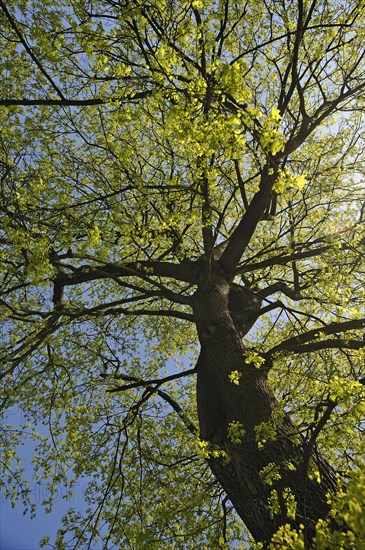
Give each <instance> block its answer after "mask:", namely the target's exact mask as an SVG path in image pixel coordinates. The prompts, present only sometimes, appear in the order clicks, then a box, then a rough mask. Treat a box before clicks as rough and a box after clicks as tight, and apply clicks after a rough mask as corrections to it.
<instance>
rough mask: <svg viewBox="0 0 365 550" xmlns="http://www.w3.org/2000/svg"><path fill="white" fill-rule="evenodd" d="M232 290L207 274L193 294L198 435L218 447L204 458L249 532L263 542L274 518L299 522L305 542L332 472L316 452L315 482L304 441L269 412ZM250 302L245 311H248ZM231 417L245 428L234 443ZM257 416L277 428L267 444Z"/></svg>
mask: <svg viewBox="0 0 365 550" xmlns="http://www.w3.org/2000/svg"><path fill="white" fill-rule="evenodd" d="M231 288H233V291H232V290H231ZM232 292H237V288H235V287H234V286H233V287H231V286H230V285H229V283H227V282H226V281H225V280H223V279H222V278H219V277H216V278H214V277H213V276H212V278H211V279H210V280H209V281H205V282H204V283H203V284H202V285H200V287H199V288H198V290H197V292H196V294H195V296H194V306H193V307H194V314H195V318H196V324H197V330H198V335H199V340H200V344H201V353H200V357H199V361H198V368H197V402H198V414H199V424H200V437H201V439H203V440H205V441H208V442H209V443H210V444H211V445H210V448H211V449H212V450H220V451H224V453H213V452H212V453H211V454H210V458H209V459H208V461H209V465H210V467H211V470H212V472H213V473H214V475H215V477H216V478H217V480H218V481H219V482H220V484H221V485H222V487H223V488H224V490H225V492H226V493H227V496H228V497H229V499H230V500H231V502H232V504H233V506H234V507H235V509H236V511H237V513H238V514H239V516H240V517H241V518H242V520H243V521H244V523H245V524H246V526H247V528H248V530H249V531H250V533H251V535H252V536H253V537H254V539H255V540H256V541H257V542H262V543H263V544H264V547H265V546H267V545H268V542H269V541H270V539H271V537H272V535H273V534H274V533H275V532H276V531H277V529H278V528H279V526H280V525H282V524H285V523H290V524H291V525H292V526H293V527H296V528H298V527H299V525H300V524H302V525H303V526H304V530H305V536H306V541H307V545H306V546H307V548H310V547H311V540H312V538H313V535H314V529H315V525H316V523H317V521H318V519H319V518H324V517H326V516H327V514H328V510H329V509H328V505H327V503H326V493H327V492H328V491H335V490H336V478H335V476H334V473H333V471H332V469H331V468H330V466H329V465H328V464H327V463H326V462H325V461H324V460H323V459H321V458H320V457H317V456H311V462H312V461H313V463H314V464H315V465H316V467H317V468H318V470H319V472H320V481H317V480H316V479H311V478H309V477H308V475H307V470H308V459H307V452H306V449H305V445H304V441H303V440H302V439H301V438H300V436H298V434H296V433H295V429H294V426H293V424H292V423H291V421H290V419H289V418H288V417H287V416H284V417H282V416H281V418H280V416H278V415H276V414H275V413H276V412H277V410H278V409H277V407H276V401H275V398H274V396H273V394H272V392H271V391H270V388H269V386H268V383H267V374H268V370H269V365H268V362H267V361H266V362H265V363H264V364H263V365H262V366H261V367H259V368H258V367H257V365H256V366H255V365H253V364H250V363H247V362H246V360H247V359H246V355H245V347H244V345H243V343H242V332H241V331H240V327H239V326H238V324H237V311H235V308H234V307H233V302H234V303H236V302H237V301H236V300H234V299H233V298H232ZM247 300H248V301H249V295H248V294H247ZM251 302H252V300H251ZM241 305H242V304H241ZM256 305H257V304H256ZM251 306H252V303H251V304H250V305H249V306H248V308H247V316H249V315H251V317H252V311H251ZM258 307H259V305H258ZM244 311H245V310H244V309H243V314H242V315H243V316H241V319H240V322H241V323H242V325H245V328H244V330H243V332H247V330H248V329H249V327H250V322H252V319H250V320H247V322H246V323H245V322H244V321H245V319H244V316H245V314H244ZM242 321H243V322H242ZM247 327H248V328H247ZM234 371H237V373H239V375H238V376H239V377H240V378H239V383H238V384H237V383H234V382H232V381H231V379H230V375H231V373H232V372H234ZM235 381H236V382H237V381H238V379H237V378H236V380H235ZM232 422H234V423H236V426H237V425H238V426H240V427H242V428H243V430H244V434H243V435H241V437H239V438H238V442H237V437H235V435H234V432H232V424H231V423H232ZM237 423H239V424H237ZM261 423H267V427H268V428H270V427H271V428H274V430H275V431H274V432H271V437H268V438H267V442H266V443H263V442H260V443H258V441H257V437H256V436H257V429H255V428H256V426H258V425H259V424H261ZM230 425H231V428H230ZM241 431H242V430H241ZM232 433H233V435H232ZM236 436H237V434H236ZM217 454H218V456H216V455H217ZM264 470H265V471H264ZM265 473H266V474H268V475H267V477H265ZM270 473H271V474H272V475H270ZM295 502H296V505H295Z"/></svg>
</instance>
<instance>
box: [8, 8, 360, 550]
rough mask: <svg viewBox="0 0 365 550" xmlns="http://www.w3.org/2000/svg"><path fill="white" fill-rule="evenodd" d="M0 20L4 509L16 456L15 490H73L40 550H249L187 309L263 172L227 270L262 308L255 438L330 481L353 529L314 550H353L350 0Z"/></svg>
mask: <svg viewBox="0 0 365 550" xmlns="http://www.w3.org/2000/svg"><path fill="white" fill-rule="evenodd" d="M0 24H1V29H2V30H1V33H0V48H1V56H0V66H1V72H2V75H3V76H2V82H1V88H0V107H1V109H0V171H1V174H0V175H1V187H0V208H1V211H0V216H1V223H0V246H1V248H0V259H1V263H0V265H1V274H0V292H1V294H0V308H1V309H0V318H1V323H2V335H3V338H2V341H1V343H0V351H1V358H2V359H1V364H2V385H3V387H2V395H3V409H4V411H5V413H6V410H8V409H11V408H13V407H19V408H20V409H21V410H22V411H23V418H24V419H25V422H24V424H22V426H21V427H20V428H19V427H17V429H13V428H12V426H10V425H8V424H7V423H4V424H3V426H2V428H1V441H2V445H3V454H2V456H3V458H2V461H3V469H4V472H5V478H4V486H3V491H4V494H5V495H6V496H7V497H8V498H9V499H11V501H12V502H13V503H14V504H15V503H17V501H19V500H20V501H22V504H23V505H24V506H25V508H26V509H27V510H29V511H30V513H34V507H33V503H32V499H31V494H30V491H29V487H28V486H27V481H26V480H25V479H24V476H23V471H22V464H21V461H20V460H19V459H18V458H17V457H18V451H19V450H20V453H21V445H22V444H23V443H24V441H25V439H26V438H30V439H32V440H33V442H34V446H35V454H34V459H33V465H34V479H36V480H45V479H47V480H51V485H52V486H54V487H55V486H56V485H57V484H62V485H63V486H64V487H65V488H66V489H67V491H68V492H69V494H71V493H72V487H73V485H74V484H75V482H76V481H77V479H80V478H81V477H82V476H86V479H87V480H88V487H87V490H86V492H85V499H86V501H87V506H88V508H87V510H86V512H85V511H83V512H82V513H81V512H79V511H78V510H75V509H72V508H70V509H69V510H68V512H67V513H66V515H65V517H64V519H63V525H62V526H60V530H59V534H58V538H57V541H56V543H55V544H56V547H57V548H76V547H77V548H89V547H90V546H91V545H93V544H97V545H98V544H99V545H102V546H103V548H112V547H113V546H116V547H118V548H148V549H151V548H155V549H159V550H160V549H163V548H169V549H170V548H177V549H182V548H236V547H237V548H238V547H240V548H248V547H249V544H251V545H252V546H251V547H255V546H254V543H253V542H252V540H251V539H250V535H249V533H247V532H246V531H245V528H244V525H243V524H242V522H241V521H240V519H239V518H238V516H237V514H236V513H235V511H234V509H232V507H231V506H230V505H229V503H227V502H226V500H225V495H224V493H223V492H222V490H221V489H220V487H219V485H218V484H217V483H216V482H215V480H214V479H213V478H212V476H211V474H210V472H209V469H208V468H207V466H206V463H205V459H206V458H207V457H208V456H209V452H210V451H209V449H208V447H207V445H206V443H205V442H204V441H201V440H200V439H199V437H198V429H197V420H196V406H195V380H194V373H193V372H192V369H193V367H194V365H195V362H196V359H197V354H198V349H199V346H198V338H197V335H196V331H195V326H194V317H193V315H192V309H191V302H190V300H191V296H192V294H193V292H194V291H195V289H196V284H197V280H196V278H195V275H192V274H194V273H195V271H194V269H195V268H194V266H197V265H200V263H201V262H206V261H207V258H208V259H209V258H211V257H212V254H213V252H214V250H215V247H216V246H217V245H218V244H219V243H223V242H224V241H226V240H227V239H232V238H233V236H234V235H238V234H239V233H238V232H239V231H240V230H241V229H240V221H241V220H242V219H243V217H244V215H245V214H246V213H248V212H250V206H251V204H253V200H254V199H255V197H256V196H257V193H258V192H259V191H260V182H261V181H262V174H263V173H264V172H265V171H266V172H265V173H267V174H268V175H269V176H270V175H271V176H272V177H273V178H274V183H273V186H272V189H271V190H270V191H269V194H270V200H269V202H268V206H267V207H265V211H264V212H262V215H260V216H259V220H257V222H256V223H255V226H254V227H253V228H252V232H251V233H252V234H250V235H249V236H248V237H247V239H246V241H247V242H245V246H243V245H242V254H239V257H238V258H237V262H236V265H235V268H234V276H235V281H236V282H240V284H244V285H245V286H246V287H248V288H250V289H252V291H254V292H256V293H257V294H258V295H260V293H261V297H262V299H263V303H262V309H261V315H260V316H259V318H258V320H257V322H256V323H255V325H254V326H253V328H252V329H251V330H250V332H249V333H248V335H247V336H245V345H246V348H247V355H246V358H243V361H245V360H246V361H250V362H251V363H254V364H255V365H256V366H257V368H260V366H261V362H262V354H269V355H270V357H271V358H272V360H273V368H272V370H271V372H270V385H271V388H272V389H273V391H274V393H275V395H276V397H277V399H278V409H277V411H276V414H277V417H278V419H273V420H274V423H275V421H280V416H281V417H282V415H283V414H284V412H285V413H290V415H291V417H292V419H293V420H294V421H295V422H296V426H297V427H298V434H302V435H303V436H304V437H305V438H306V441H307V442H308V445H310V446H311V448H317V449H318V451H319V452H320V453H321V454H322V455H323V456H324V457H325V458H326V459H327V460H328V461H329V462H330V464H331V465H333V466H334V468H335V469H336V471H337V472H338V475H339V478H340V483H341V487H343V490H342V489H341V491H340V492H339V493H338V494H336V495H332V496H331V497H330V498H331V505H332V512H331V514H332V516H333V517H335V518H336V519H337V520H339V521H343V520H345V521H346V523H347V525H348V531H346V532H342V533H339V532H335V531H333V530H331V525H330V522H329V520H323V521H322V520H321V521H320V522H319V524H318V528H317V535H316V537H317V538H316V544H317V548H323V549H325V548H343V549H347V548H363V546H361V544H362V545H364V544H365V543H364V542H361V541H364V538H365V530H364V529H365V527H364V525H365V518H364V510H365V503H364V494H365V490H364V486H365V475H364V468H363V463H362V460H363V456H364V450H365V449H364V441H365V438H364V433H363V431H364V412H365V405H364V404H365V400H364V376H365V375H364V363H365V356H364V340H363V332H364V327H365V310H364V298H365V289H364V283H363V281H364V271H365V269H364V267H365V262H364V254H365V246H364V242H365V241H364V222H365V206H364V205H365V192H364V170H365V167H364V156H363V150H364V134H363V127H364V108H365V105H364V90H365V76H364V75H365V59H364V57H365V30H364V29H365V6H364V4H363V2H361V1H355V2H354V1H351V2H349V1H346V0H344V1H340V0H336V1H334V2H331V3H328V2H325V1H323V0H320V1H317V2H316V1H315V0H313V1H312V2H309V1H307V0H295V1H294V0H293V1H292V2H286V1H284V0H283V1H274V0H268V1H267V2H258V1H257V0H246V1H240V0H239V1H230V0H215V1H213V0H206V1H204V2H203V1H198V0H196V1H187V0H149V1H148V2H145V1H139V0H129V1H123V0H120V1H119V2H114V1H112V0H95V1H90V2H85V1H79V0H65V1H63V2H58V3H57V2H53V1H52V0H42V1H38V0H31V1H27V0H13V1H12V2H11V3H10V2H3V1H2V0H1V1H0ZM246 236H247V235H246ZM245 238H246V237H245ZM199 262H200V263H199ZM265 356H266V355H265ZM230 378H231V382H232V384H236V385H237V384H243V383H244V381H243V380H242V379H241V378H240V373H239V372H238V371H233V372H232V373H231V375H230ZM40 426H42V428H40V429H38V427H40ZM44 426H47V430H48V435H44V434H45V431H44ZM230 436H231V438H232V441H234V442H239V441H240V440H241V438H242V436H243V430H242V426H240V425H239V424H232V426H231V433H230ZM274 437H275V429H274V428H273V424H270V425H259V426H257V441H258V444H263V442H265V441H267V440H268V439H270V438H274ZM217 452H219V451H217ZM276 475H277V470H276V468H275V464H273V465H272V468H266V469H265V471H263V472H262V476H263V478H265V480H266V483H267V485H268V487H270V485H271V484H272V482H273V479H275V476H276ZM308 475H309V476H314V477H315V476H319V475H320V473H319V472H318V471H317V470H316V469H315V468H311V464H308ZM274 493H275V491H272V495H271V496H270V502H271V508H272V513H273V514H275V513H276V509H277V507H278V506H279V504H278V499H277V495H275V494H274ZM54 497H55V495H53V494H52V492H50V496H49V498H48V499H47V502H45V503H44V504H45V506H46V508H47V509H48V510H51V509H52V504H53V500H54ZM286 497H287V508H288V509H289V512H288V514H289V516H290V513H291V514H294V515H295V499H294V501H293V498H292V495H291V494H289V493H288V494H287V495H286ZM359 541H360V542H359ZM44 544H47V541H46V540H45V541H44ZM358 544H360V546H359V545H358ZM270 547H271V548H293V549H300V548H305V543H304V538H303V533H302V531H301V530H299V531H298V530H293V529H292V528H291V526H290V524H285V525H283V526H282V527H281V528H280V530H279V531H278V532H277V533H276V534H275V535H274V538H273V540H272V542H271V546H270ZM257 548H259V545H258V546H257Z"/></svg>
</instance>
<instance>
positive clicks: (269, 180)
mask: <svg viewBox="0 0 365 550" xmlns="http://www.w3.org/2000/svg"><path fill="white" fill-rule="evenodd" d="M269 169H270V167H269V164H266V165H265V167H264V169H263V171H262V174H261V183H260V189H259V191H257V193H256V194H255V195H254V197H253V199H252V201H251V203H250V204H249V206H248V208H247V210H246V212H245V214H244V215H243V216H242V218H241V221H240V222H239V224H238V226H237V227H236V229H235V230H234V232H233V234H232V236H231V238H230V240H229V243H228V246H227V248H226V249H225V251H224V252H223V254H222V256H221V259H220V263H221V265H222V267H223V269H224V270H225V272H226V273H228V274H230V275H231V277H232V279H233V272H234V270H235V268H236V266H237V264H238V262H239V261H240V259H241V257H242V255H243V253H244V251H245V249H246V247H247V245H248V243H249V242H250V240H251V237H252V235H253V234H254V232H255V229H256V227H257V224H258V223H259V221H260V219H261V218H262V216H263V214H264V212H265V210H266V209H267V207H268V206H269V204H270V200H271V192H272V187H273V185H274V182H275V178H276V170H274V169H272V171H273V173H272V174H269Z"/></svg>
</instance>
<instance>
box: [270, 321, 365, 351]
mask: <svg viewBox="0 0 365 550" xmlns="http://www.w3.org/2000/svg"><path fill="white" fill-rule="evenodd" d="M364 327H365V319H364V318H363V319H353V320H351V321H342V322H339V323H330V324H329V325H327V326H323V327H318V328H315V329H312V330H309V331H308V332H304V333H302V334H298V335H297V336H294V337H293V338H288V339H287V340H284V341H283V342H281V343H280V344H278V345H277V346H274V347H273V348H272V349H271V350H270V351H268V354H269V355H273V354H274V353H277V352H279V351H294V352H297V353H299V352H300V351H305V347H304V346H303V344H306V343H307V342H310V341H311V340H317V339H318V338H319V336H320V335H322V334H337V333H340V332H346V331H348V330H359V329H363V328H364ZM334 342H336V340H327V341H326V340H319V341H318V340H317V341H316V342H312V343H311V344H309V345H308V346H306V348H307V350H308V351H315V350H317V349H324V348H326V347H328V348H331V347H332V348H341V347H348V346H346V340H337V346H335V345H334ZM355 342H356V341H355V340H350V341H349V343H350V344H351V345H350V346H349V347H350V348H352V345H354V346H355ZM326 343H327V345H324V346H323V347H320V346H321V345H323V344H326ZM341 344H343V345H341ZM316 346H319V347H316ZM300 347H301V349H299V348H300ZM311 347H312V349H310V348H311ZM362 347H364V342H363V341H359V342H358V345H356V347H354V348H352V349H360V348H362ZM303 348H304V349H303Z"/></svg>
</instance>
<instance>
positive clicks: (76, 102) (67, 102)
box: [0, 90, 152, 107]
mask: <svg viewBox="0 0 365 550" xmlns="http://www.w3.org/2000/svg"><path fill="white" fill-rule="evenodd" d="M151 93H152V91H151V90H146V91H144V92H137V93H134V94H131V95H126V96H123V97H105V98H98V97H94V98H87V99H67V98H66V97H62V99H27V98H24V97H23V98H20V99H5V98H0V105H1V106H4V107H10V106H11V105H19V106H24V107H34V106H37V105H49V106H51V105H55V106H60V107H88V106H90V105H106V104H109V103H123V102H129V101H131V102H133V101H134V100H137V99H143V98H145V97H148V96H150V95H151Z"/></svg>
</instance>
